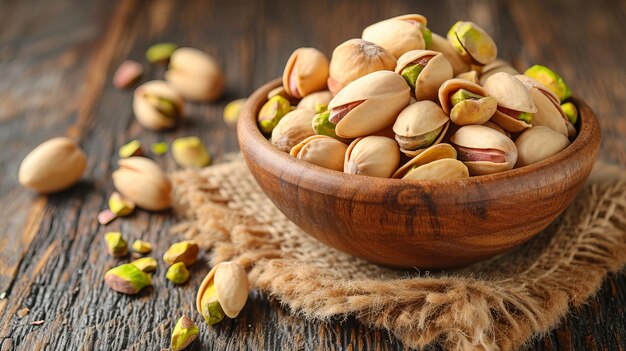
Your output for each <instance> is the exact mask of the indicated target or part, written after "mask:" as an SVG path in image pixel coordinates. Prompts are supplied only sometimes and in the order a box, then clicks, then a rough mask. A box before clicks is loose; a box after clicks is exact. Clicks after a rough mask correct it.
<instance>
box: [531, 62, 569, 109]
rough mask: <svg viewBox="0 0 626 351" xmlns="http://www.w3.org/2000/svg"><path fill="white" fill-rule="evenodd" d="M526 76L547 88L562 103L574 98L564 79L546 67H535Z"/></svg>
mask: <svg viewBox="0 0 626 351" xmlns="http://www.w3.org/2000/svg"><path fill="white" fill-rule="evenodd" d="M524 75H525V76H527V77H530V78H532V79H534V80H536V81H538V82H539V83H541V84H543V85H544V86H546V88H548V89H550V91H551V92H553V93H554V95H556V96H557V97H558V98H559V99H560V100H561V102H562V101H564V100H566V99H567V98H569V97H570V96H572V92H571V91H570V89H569V87H568V86H567V84H565V81H564V80H563V78H561V76H559V75H558V74H556V72H554V71H553V70H551V69H549V68H548V67H546V66H542V65H534V66H532V67H530V68H529V69H527V70H526V71H525V72H524Z"/></svg>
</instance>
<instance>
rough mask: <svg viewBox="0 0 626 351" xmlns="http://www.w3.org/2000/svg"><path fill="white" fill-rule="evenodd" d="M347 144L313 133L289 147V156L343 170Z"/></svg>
mask: <svg viewBox="0 0 626 351" xmlns="http://www.w3.org/2000/svg"><path fill="white" fill-rule="evenodd" d="M347 149H348V145H346V144H344V143H342V142H341V141H339V140H337V139H334V138H331V137H329V136H326V135H313V136H310V137H308V138H306V139H304V140H302V141H301V142H300V143H298V144H297V145H296V146H294V147H293V148H292V149H291V152H290V154H291V156H293V157H296V158H298V159H300V160H302V161H306V162H309V163H312V164H314V165H318V166H320V167H324V168H328V169H333V170H335V171H340V172H341V171H343V161H344V157H345V154H346V150H347Z"/></svg>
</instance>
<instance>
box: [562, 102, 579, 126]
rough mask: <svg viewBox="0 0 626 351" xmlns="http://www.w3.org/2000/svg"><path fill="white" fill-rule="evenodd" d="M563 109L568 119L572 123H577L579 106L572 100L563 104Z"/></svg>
mask: <svg viewBox="0 0 626 351" xmlns="http://www.w3.org/2000/svg"><path fill="white" fill-rule="evenodd" d="M561 109H562V110H563V112H564V113H565V115H566V116H567V119H568V120H569V122H570V123H571V124H572V125H575V124H576V122H577V121H578V108H576V105H574V104H573V103H571V102H566V103H564V104H562V105H561Z"/></svg>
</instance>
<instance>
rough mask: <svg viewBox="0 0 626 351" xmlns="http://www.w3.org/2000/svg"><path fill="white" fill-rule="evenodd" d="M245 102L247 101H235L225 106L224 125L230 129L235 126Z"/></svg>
mask: <svg viewBox="0 0 626 351" xmlns="http://www.w3.org/2000/svg"><path fill="white" fill-rule="evenodd" d="M246 101H247V99H237V100H234V101H231V102H229V103H227V104H226V106H225V107H224V123H226V125H227V126H229V127H232V128H235V127H236V126H237V121H238V120H239V115H240V114H241V109H242V108H243V105H244V104H245V103H246Z"/></svg>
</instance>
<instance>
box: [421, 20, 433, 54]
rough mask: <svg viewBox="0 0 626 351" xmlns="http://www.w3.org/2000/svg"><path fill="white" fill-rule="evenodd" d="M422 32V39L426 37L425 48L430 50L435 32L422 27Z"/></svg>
mask: <svg viewBox="0 0 626 351" xmlns="http://www.w3.org/2000/svg"><path fill="white" fill-rule="evenodd" d="M420 30H421V31H422V37H424V44H425V46H424V48H425V49H428V48H429V47H430V43H432V41H433V32H431V31H430V29H428V27H426V26H424V25H422V26H421V28H420Z"/></svg>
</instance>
